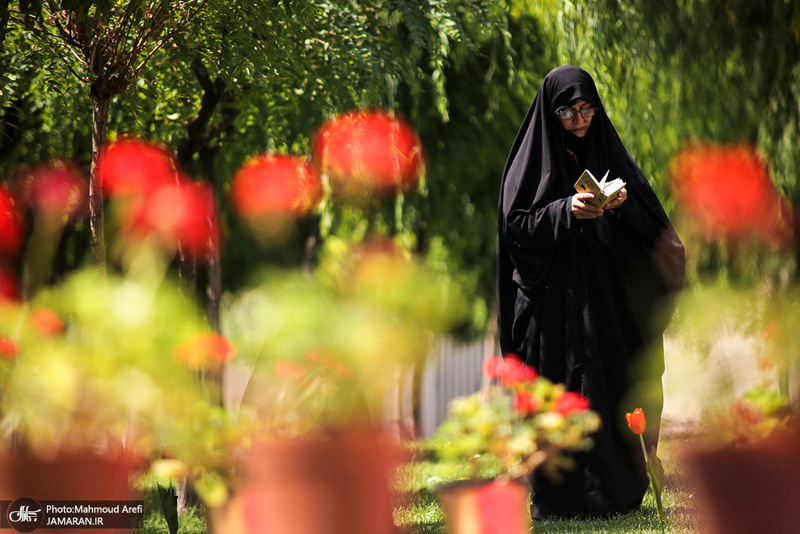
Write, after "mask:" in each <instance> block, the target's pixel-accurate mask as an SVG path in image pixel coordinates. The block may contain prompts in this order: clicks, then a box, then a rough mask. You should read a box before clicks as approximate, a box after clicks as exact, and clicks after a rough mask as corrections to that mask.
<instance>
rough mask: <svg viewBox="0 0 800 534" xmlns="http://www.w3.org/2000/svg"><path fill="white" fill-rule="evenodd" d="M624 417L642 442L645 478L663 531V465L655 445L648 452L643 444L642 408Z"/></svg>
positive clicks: (644, 426) (644, 427)
mask: <svg viewBox="0 0 800 534" xmlns="http://www.w3.org/2000/svg"><path fill="white" fill-rule="evenodd" d="M625 418H626V419H627V420H628V427H629V428H630V429H631V432H633V433H634V434H637V435H638V436H639V442H640V443H641V444H642V452H643V453H644V459H645V467H646V468H647V478H649V479H650V489H652V490H653V495H654V496H655V499H656V511H657V512H658V520H659V521H660V522H661V532H664V531H665V530H664V529H665V525H664V521H665V519H664V506H663V505H662V503H661V492H662V490H663V489H664V467H663V466H662V465H661V459H660V458H659V457H658V456H657V454H656V448H655V446H653V447H650V451H649V452H648V451H647V447H646V446H645V444H644V431H645V430H646V429H647V420H646V419H645V416H644V410H642V409H641V408H636V409H635V410H633V412H631V413H627V414H625Z"/></svg>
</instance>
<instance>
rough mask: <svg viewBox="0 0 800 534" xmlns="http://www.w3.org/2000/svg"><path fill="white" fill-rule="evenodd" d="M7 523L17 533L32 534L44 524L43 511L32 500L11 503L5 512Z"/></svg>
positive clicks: (39, 505)
mask: <svg viewBox="0 0 800 534" xmlns="http://www.w3.org/2000/svg"><path fill="white" fill-rule="evenodd" d="M7 519H8V523H9V524H10V525H11V526H12V527H13V528H14V530H16V531H18V532H33V531H34V530H36V529H37V528H39V527H41V526H42V523H43V522H44V509H43V508H42V505H41V504H39V502H37V501H36V500H34V499H29V498H27V497H24V498H22V499H17V500H16V501H13V502H12V503H11V504H10V505H9V507H8V511H7Z"/></svg>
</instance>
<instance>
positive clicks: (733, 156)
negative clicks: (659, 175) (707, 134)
mask: <svg viewBox="0 0 800 534" xmlns="http://www.w3.org/2000/svg"><path fill="white" fill-rule="evenodd" d="M670 175H671V180H672V186H673V190H674V192H675V194H676V196H677V198H678V200H679V201H680V202H681V204H682V205H683V206H684V207H685V208H686V210H687V211H688V212H689V214H690V215H691V216H692V217H693V218H694V219H695V221H696V222H697V223H698V224H699V225H700V228H701V229H702V230H703V231H704V232H705V233H706V234H708V235H709V236H710V237H715V238H722V239H741V238H744V237H747V236H748V235H751V234H753V233H755V234H756V235H758V236H759V237H761V238H763V239H766V240H767V241H768V242H770V243H771V244H773V245H780V244H786V242H787V241H788V240H792V239H794V237H793V236H794V227H795V225H796V223H795V220H794V214H793V213H792V210H791V208H790V206H789V205H788V203H786V201H785V200H784V199H783V198H782V197H781V196H780V194H779V193H778V192H777V190H776V189H775V187H774V186H773V184H772V181H771V179H770V175H769V169H768V167H767V165H766V163H765V162H764V161H763V160H762V159H761V158H760V157H759V155H758V154H757V153H756V151H755V149H753V148H751V147H749V146H745V145H730V146H724V145H712V144H707V143H698V144H694V145H691V146H688V147H687V148H684V149H683V150H681V151H680V152H679V153H678V154H677V155H676V156H675V158H674V159H673V160H672V163H671V165H670Z"/></svg>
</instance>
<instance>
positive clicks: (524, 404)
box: [514, 391, 542, 414]
mask: <svg viewBox="0 0 800 534" xmlns="http://www.w3.org/2000/svg"><path fill="white" fill-rule="evenodd" d="M514 400H515V402H514V405H515V407H516V409H517V413H521V414H529V413H533V412H535V411H536V410H538V409H539V408H541V406H542V401H541V399H539V398H538V397H537V396H535V395H534V394H533V393H531V392H530V391H518V392H517V394H516V397H515V399H514Z"/></svg>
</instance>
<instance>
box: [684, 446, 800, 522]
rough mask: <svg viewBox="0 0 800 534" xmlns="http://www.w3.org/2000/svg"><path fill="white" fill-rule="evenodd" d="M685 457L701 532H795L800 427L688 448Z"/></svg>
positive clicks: (799, 492) (798, 503) (799, 501)
mask: <svg viewBox="0 0 800 534" xmlns="http://www.w3.org/2000/svg"><path fill="white" fill-rule="evenodd" d="M685 462H686V467H687V477H688V482H689V484H690V486H691V489H693V490H694V491H695V502H696V504H697V507H698V510H699V513H700V519H701V521H702V522H703V523H704V526H705V528H706V530H704V532H708V534H739V533H741V534H745V533H752V532H775V533H778V532H798V528H800V522H798V515H797V513H798V507H800V483H798V481H800V432H798V431H795V432H793V433H790V434H781V435H777V436H773V437H770V438H769V439H766V440H764V441H762V442H758V443H753V444H750V445H747V446H743V447H740V448H726V449H722V450H692V451H688V452H687V453H686V455H685Z"/></svg>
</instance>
